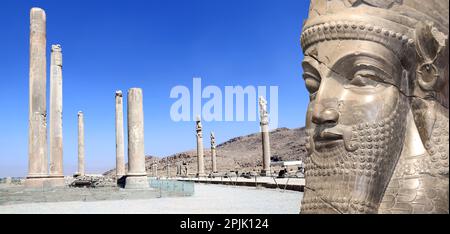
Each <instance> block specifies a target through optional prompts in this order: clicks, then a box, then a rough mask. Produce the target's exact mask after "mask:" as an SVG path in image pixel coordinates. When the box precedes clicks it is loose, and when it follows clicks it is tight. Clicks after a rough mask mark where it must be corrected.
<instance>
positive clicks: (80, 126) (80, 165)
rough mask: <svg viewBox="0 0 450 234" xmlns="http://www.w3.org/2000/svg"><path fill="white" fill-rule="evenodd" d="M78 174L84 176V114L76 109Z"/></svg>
mask: <svg viewBox="0 0 450 234" xmlns="http://www.w3.org/2000/svg"><path fill="white" fill-rule="evenodd" d="M77 175H78V176H84V114H83V112H81V111H78V173H77Z"/></svg>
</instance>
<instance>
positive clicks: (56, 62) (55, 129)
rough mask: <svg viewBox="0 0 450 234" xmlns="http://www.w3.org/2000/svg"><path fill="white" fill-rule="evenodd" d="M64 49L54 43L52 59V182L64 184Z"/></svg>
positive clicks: (54, 184) (53, 183)
mask: <svg viewBox="0 0 450 234" xmlns="http://www.w3.org/2000/svg"><path fill="white" fill-rule="evenodd" d="M62 112H63V106H62V51H61V46H60V45H52V53H51V59H50V138H49V144H50V180H49V181H50V183H51V184H52V186H64V174H63V130H62Z"/></svg>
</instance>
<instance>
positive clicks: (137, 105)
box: [125, 88, 149, 189]
mask: <svg viewBox="0 0 450 234" xmlns="http://www.w3.org/2000/svg"><path fill="white" fill-rule="evenodd" d="M125 188H126V189H143V188H149V182H148V179H147V173H146V171H145V153H144V110H143V98H142V90H141V89H139V88H132V89H130V90H128V173H127V177H126V183H125Z"/></svg>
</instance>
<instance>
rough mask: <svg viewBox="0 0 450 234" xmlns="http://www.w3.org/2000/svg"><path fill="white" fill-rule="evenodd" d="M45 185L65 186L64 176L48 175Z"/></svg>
mask: <svg viewBox="0 0 450 234" xmlns="http://www.w3.org/2000/svg"><path fill="white" fill-rule="evenodd" d="M45 186H46V187H47V186H48V187H64V186H66V182H65V179H64V176H51V177H48V178H47V180H46V182H45Z"/></svg>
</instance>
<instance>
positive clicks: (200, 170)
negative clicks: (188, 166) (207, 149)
mask: <svg viewBox="0 0 450 234" xmlns="http://www.w3.org/2000/svg"><path fill="white" fill-rule="evenodd" d="M195 130H196V132H197V177H201V176H205V163H204V159H203V133H202V122H201V119H200V116H197V121H196V128H195Z"/></svg>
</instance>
